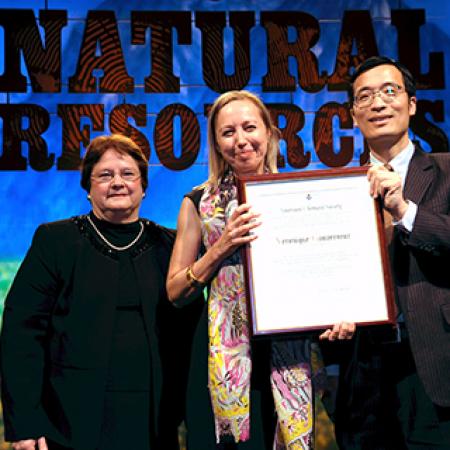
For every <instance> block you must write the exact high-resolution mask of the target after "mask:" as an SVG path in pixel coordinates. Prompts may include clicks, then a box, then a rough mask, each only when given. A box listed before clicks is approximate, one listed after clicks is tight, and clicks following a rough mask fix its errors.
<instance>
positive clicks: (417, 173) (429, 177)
mask: <svg viewBox="0 0 450 450" xmlns="http://www.w3.org/2000/svg"><path fill="white" fill-rule="evenodd" d="M433 177H434V168H433V163H432V161H431V160H430V158H429V157H428V155H427V154H426V153H425V152H424V151H423V150H422V149H421V148H420V147H419V146H418V144H416V150H415V152H414V155H413V157H412V159H411V162H410V163H409V167H408V174H407V175H406V180H405V189H404V193H405V198H407V199H410V200H411V201H413V202H414V203H415V204H416V205H419V204H420V202H421V201H422V199H423V197H424V195H425V193H426V192H427V190H428V189H429V188H430V185H431V183H432V181H433Z"/></svg>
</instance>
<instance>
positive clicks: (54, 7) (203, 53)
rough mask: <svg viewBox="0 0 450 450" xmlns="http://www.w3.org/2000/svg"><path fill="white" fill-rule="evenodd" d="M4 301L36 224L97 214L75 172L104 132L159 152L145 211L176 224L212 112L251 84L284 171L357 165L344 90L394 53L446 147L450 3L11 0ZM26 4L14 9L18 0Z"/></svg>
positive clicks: (1, 123)
mask: <svg viewBox="0 0 450 450" xmlns="http://www.w3.org/2000/svg"><path fill="white" fill-rule="evenodd" d="M0 5H1V10H0V49H1V50H0V51H1V56H0V74H1V75H0V127H1V129H2V134H1V144H0V171H1V183H0V198H1V214H0V235H1V240H0V304H1V303H2V301H3V298H4V296H5V294H6V290H7V288H8V286H9V283H10V281H11V278H12V276H13V275H14V273H15V271H16V270H17V267H18V264H19V262H20V260H21V259H22V258H23V256H24V254H25V252H26V250H27V248H28V246H29V244H30V241H31V238H32V235H33V232H34V230H35V228H36V226H37V225H38V224H39V223H42V222H47V221H53V220H57V219H62V218H66V217H69V216H72V215H76V214H80V213H85V212H87V211H88V210H89V204H88V202H87V200H86V193H85V192H84V191H82V190H81V188H80V186H79V174H78V172H77V167H78V164H79V162H80V158H81V157H82V155H83V153H84V151H85V148H86V146H87V144H88V142H89V141H90V139H92V138H93V137H95V136H98V135H100V134H104V133H110V132H115V133H123V134H125V135H127V136H130V137H132V138H133V139H134V140H135V141H136V142H137V143H139V144H140V145H141V146H142V147H143V148H144V149H145V151H146V153H147V155H148V156H149V160H150V187H149V191H148V195H147V198H146V200H145V201H144V203H143V208H142V215H143V216H146V217H149V218H151V219H153V220H155V221H156V222H159V223H161V224H163V225H167V226H171V227H174V226H175V224H176V217H177V212H178V208H179V205H180V202H181V200H182V198H183V194H184V193H186V192H188V191H189V190H190V189H191V188H192V187H193V186H195V185H197V184H199V183H201V182H202V181H203V180H204V179H205V178H206V177H207V164H208V161H207V150H206V116H207V111H208V106H209V105H210V104H211V103H212V102H213V101H214V99H215V98H216V97H217V95H219V94H220V93H221V92H224V91H227V90H230V89H249V90H251V91H254V92H256V93H257V94H259V95H260V96H261V98H262V99H263V100H264V102H266V103H267V104H268V106H269V108H270V110H271V112H272V114H273V117H274V119H275V120H276V122H277V123H278V126H279V128H280V129H281V131H282V135H283V141H282V145H281V153H280V155H279V167H280V170H281V171H292V170H312V169H317V168H330V167H340V166H351V165H359V164H361V163H363V162H365V161H366V159H367V151H365V149H364V142H363V140H362V138H361V136H360V134H359V133H358V131H357V130H356V129H354V128H353V124H352V120H351V117H350V115H349V112H348V109H347V106H346V100H347V96H346V93H345V86H346V81H347V79H348V77H349V74H351V72H352V70H353V69H354V67H355V66H356V65H357V64H358V63H359V62H361V61H362V60H364V59H365V58H366V57H368V56H371V55H376V54H383V55H387V56H390V57H393V58H398V59H400V60H401V61H402V62H403V63H405V64H406V65H407V66H408V67H409V68H410V69H411V71H412V72H413V74H414V75H415V76H416V77H417V79H418V94H417V96H418V99H419V102H418V104H419V107H418V114H417V117H416V119H415V120H414V122H413V125H412V134H413V135H414V137H415V138H419V139H420V140H421V141H422V143H423V145H424V147H425V148H426V149H427V150H429V151H435V152H438V151H440V152H442V151H448V137H447V136H448V132H449V122H448V118H449V103H450V100H449V97H448V94H449V85H448V79H449V73H450V70H449V61H450V43H449V28H450V14H449V12H450V10H449V6H448V2H444V1H441V0H437V1H434V0H428V1H427V2H424V1H419V0H417V1H416V0H379V1H376V0H373V1H370V0H357V1H356V0H355V1H350V0H348V1H344V0H335V1H333V2H330V1H329V0H315V1H306V0H284V1H283V0H258V1H256V0H253V1H245V2H244V1H241V0H236V1H229V2H226V1H224V0H198V1H194V0H192V1H170V0H166V1H165V0H158V1H152V0H148V1H139V0H127V1H113V0H111V1H99V0H77V1H69V0H67V1H64V0H23V1H21V2H18V1H17V0H0ZM18 6H19V7H20V9H17V7H18Z"/></svg>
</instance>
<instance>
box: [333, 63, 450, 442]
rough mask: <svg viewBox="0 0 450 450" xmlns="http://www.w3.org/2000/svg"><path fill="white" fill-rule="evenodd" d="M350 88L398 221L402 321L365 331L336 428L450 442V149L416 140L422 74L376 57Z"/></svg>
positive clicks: (342, 433) (386, 205)
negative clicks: (413, 127) (384, 331)
mask: <svg viewBox="0 0 450 450" xmlns="http://www.w3.org/2000/svg"><path fill="white" fill-rule="evenodd" d="M349 94H350V104H351V113H352V116H353V119H354V123H355V124H356V125H357V126H358V127H359V129H360V130H361V133H362V134H363V136H364V138H365V139H366V141H367V144H368V146H369V149H370V162H371V167H370V169H369V171H368V179H369V183H370V192H371V195H373V197H374V198H379V199H380V201H381V202H382V205H383V209H384V211H385V218H386V219H385V220H386V222H387V223H389V222H391V221H392V225H391V227H390V230H391V231H390V232H389V231H388V230H387V233H388V234H389V237H388V241H389V255H390V260H391V269H392V274H393V280H394V285H395V286H394V287H395V290H396V297H397V308H398V327H397V329H396V333H395V335H394V333H392V335H391V336H389V337H386V336H383V337H381V332H380V330H381V329H380V328H378V329H373V330H370V329H361V330H359V332H358V335H357V337H356V339H355V345H354V347H353V353H352V357H351V359H350V360H349V362H348V364H347V366H345V365H344V366H343V367H341V370H342V372H341V377H342V378H341V382H340V387H339V392H338V400H337V411H336V413H337V414H336V416H337V417H336V434H337V437H338V441H339V444H340V448H341V449H370V450H374V449H383V450H385V449H389V450H402V449H450V154H448V153H447V154H429V153H426V152H424V151H423V150H422V149H421V148H420V146H419V145H418V144H417V143H413V142H411V140H410V139H409V135H408V127H409V121H410V117H411V116H413V115H414V114H415V112H416V97H415V82H414V79H413V77H412V75H411V73H410V72H409V71H408V70H407V69H406V68H405V67H404V66H403V65H401V64H399V63H398V62H396V61H393V60H391V59H389V58H386V57H378V56H377V57H372V58H369V59H368V60H366V61H365V62H363V63H362V64H361V65H360V66H359V67H358V68H357V70H356V72H355V74H354V75H353V77H352V86H351V89H350V92H349ZM391 233H392V234H391ZM375 328H376V327H375ZM389 331H390V330H389Z"/></svg>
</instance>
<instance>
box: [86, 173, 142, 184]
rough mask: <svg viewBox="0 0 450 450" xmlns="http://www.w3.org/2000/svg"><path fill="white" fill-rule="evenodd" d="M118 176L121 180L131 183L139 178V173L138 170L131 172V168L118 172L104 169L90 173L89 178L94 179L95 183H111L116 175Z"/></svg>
mask: <svg viewBox="0 0 450 450" xmlns="http://www.w3.org/2000/svg"><path fill="white" fill-rule="evenodd" d="M117 175H118V176H119V177H120V178H121V179H122V180H123V181H126V182H128V183H131V182H133V181H136V180H138V179H139V178H141V174H140V173H138V172H133V171H132V170H124V171H123V172H120V173H115V172H110V171H108V170H105V171H103V172H100V173H98V174H95V175H92V176H91V179H93V180H94V181H96V182H97V183H100V184H103V183H111V181H112V180H114V178H116V176H117Z"/></svg>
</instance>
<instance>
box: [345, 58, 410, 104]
mask: <svg viewBox="0 0 450 450" xmlns="http://www.w3.org/2000/svg"><path fill="white" fill-rule="evenodd" d="M385 64H388V65H390V66H394V67H396V68H397V69H398V70H399V71H400V73H401V74H402V76H403V82H404V83H405V91H406V93H407V94H408V97H409V98H411V97H415V95H416V80H415V79H414V77H413V76H412V74H411V72H410V71H409V70H408V69H407V68H406V66H404V65H403V64H402V63H400V62H398V61H396V60H395V59H391V58H388V57H387V56H371V57H370V58H367V59H366V60H365V61H363V62H362V63H361V64H360V65H359V66H358V67H357V68H356V70H355V72H354V73H353V75H352V77H351V79H350V83H349V85H348V89H347V90H348V97H349V100H350V106H351V105H353V101H354V100H355V97H354V95H353V86H354V84H355V81H356V79H357V78H358V77H359V76H360V75H362V74H363V73H364V72H367V71H368V70H370V69H373V68H374V67H378V66H382V65H385Z"/></svg>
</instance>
